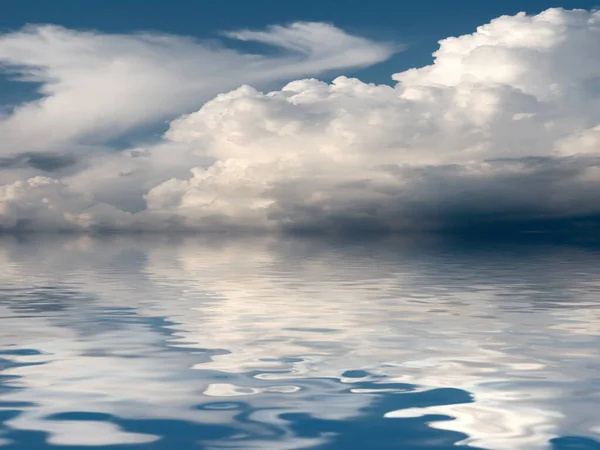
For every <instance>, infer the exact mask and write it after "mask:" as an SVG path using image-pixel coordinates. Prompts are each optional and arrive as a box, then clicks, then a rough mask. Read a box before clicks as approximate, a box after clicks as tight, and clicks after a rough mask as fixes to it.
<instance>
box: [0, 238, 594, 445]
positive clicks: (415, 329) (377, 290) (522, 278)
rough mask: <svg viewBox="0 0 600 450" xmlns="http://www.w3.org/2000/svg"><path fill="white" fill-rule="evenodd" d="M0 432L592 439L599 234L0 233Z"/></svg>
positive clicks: (164, 437) (82, 437)
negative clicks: (569, 238) (477, 238)
mask: <svg viewBox="0 0 600 450" xmlns="http://www.w3.org/2000/svg"><path fill="white" fill-rule="evenodd" d="M0 268H1V269H0V447H4V448H6V449H15V450H17V449H18V450H21V449H31V450H37V449H69V450H74V449H83V448H85V449H89V448H96V449H102V450H104V449H114V450H117V449H131V450H136V449H182V450H186V449H243V450H250V449H273V450H288V449H289V450H292V449H319V450H338V449H340V450H341V449H343V450H354V449H360V450H363V449H364V450H371V449H373V450H387V449H435V450H442V449H450V448H454V447H456V446H458V447H461V448H465V449H467V448H475V449H502V450H505V449H506V450H508V449H510V450H514V449H516V450H520V449H527V450H530V449H532V450H536V449H554V450H559V449H560V450H562V449H578V450H592V449H593V450H598V449H600V250H599V249H597V248H592V247H585V246H581V245H579V246H577V245H558V244H549V243H541V242H537V243H530V244H527V243H518V244H517V243H512V244H508V243H494V244H491V243H489V242H487V243H481V242H480V243H473V242H471V243H465V242H449V241H447V240H439V239H433V238H429V239H404V240H401V239H385V240H374V239H370V240H333V239H329V240H324V239H316V238H264V237H260V238H258V237H254V238H244V239H242V238H216V237H214V236H213V237H205V238H203V237H170V238H168V237H162V236H156V235H147V236H140V237H137V238H134V237H124V236H121V237H96V238H92V237H89V236H78V237H68V236H47V237H42V236H37V237H35V236H31V237H24V236H22V237H4V238H1V239H0Z"/></svg>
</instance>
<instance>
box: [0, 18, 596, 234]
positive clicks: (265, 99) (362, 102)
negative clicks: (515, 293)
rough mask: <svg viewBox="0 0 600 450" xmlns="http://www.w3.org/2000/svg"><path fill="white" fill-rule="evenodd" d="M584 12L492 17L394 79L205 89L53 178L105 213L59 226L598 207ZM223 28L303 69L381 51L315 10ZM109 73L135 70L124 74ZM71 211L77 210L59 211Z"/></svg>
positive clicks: (437, 220)
mask: <svg viewBox="0 0 600 450" xmlns="http://www.w3.org/2000/svg"><path fill="white" fill-rule="evenodd" d="M599 23H600V12H597V11H584V10H573V11H566V10H563V9H550V10H547V11H545V12H543V13H541V14H539V15H536V16H527V15H525V14H522V13H521V14H517V15H515V16H503V17H500V18H497V19H495V20H493V21H492V22H491V23H489V24H487V25H484V26H482V27H479V28H478V29H477V30H476V32H475V33H473V34H471V35H465V36H461V37H458V38H448V39H445V40H443V41H441V42H440V48H439V50H438V51H437V52H436V53H435V54H434V57H435V60H434V62H433V64H432V65H430V66H426V67H422V68H418V69H411V70H408V71H405V72H402V73H397V74H394V75H393V79H394V80H396V81H397V84H396V85H395V86H393V87H391V86H387V85H374V84H368V83H364V82H362V81H360V80H357V79H351V78H348V77H338V78H337V79H335V80H334V81H333V82H332V83H331V84H328V83H325V82H321V81H318V80H316V79H303V80H297V81H293V82H291V83H289V84H287V85H286V86H284V87H283V88H282V89H281V90H276V91H272V92H267V93H263V92H260V91H259V90H257V89H255V88H253V87H250V86H249V85H244V86H242V87H240V88H237V89H235V90H233V91H230V92H227V93H223V94H219V95H217V96H216V97H215V98H214V99H212V100H210V101H208V102H206V103H205V104H204V105H203V106H202V107H201V108H200V109H199V110H198V111H196V112H193V113H191V114H186V115H183V116H181V117H179V118H178V119H175V120H173V121H172V122H171V124H170V127H169V129H168V131H167V132H166V133H165V135H164V137H163V139H162V141H161V142H159V143H158V144H156V145H150V146H146V147H143V148H141V147H140V148H132V149H128V150H127V151H124V152H120V153H118V154H113V155H109V156H105V157H104V156H103V157H102V158H95V159H94V158H93V157H90V158H89V159H88V164H87V165H86V167H82V168H81V170H79V171H77V172H76V173H70V174H67V175H65V176H63V177H60V180H59V182H60V183H62V184H64V185H65V186H66V187H68V188H69V189H70V190H72V191H74V192H76V193H78V194H81V195H86V196H89V198H91V199H92V200H91V201H92V203H93V202H94V201H95V202H96V203H95V204H93V206H92V207H91V208H100V209H101V210H102V211H109V210H110V211H112V212H113V213H114V214H115V216H114V217H115V219H114V221H113V222H112V223H111V217H110V215H104V216H103V219H102V221H101V222H99V221H96V219H94V217H95V215H94V214H91V213H89V211H88V210H87V209H85V210H80V209H78V208H77V207H71V209H70V210H69V213H68V214H70V215H69V216H68V217H67V216H64V220H63V226H65V227H67V228H69V227H71V228H75V229H81V228H92V229H93V228H105V227H109V228H110V227H112V228H119V229H121V228H123V227H124V228H126V229H169V228H175V229H188V230H215V229H218V230H222V229H243V230H250V229H251V230H295V231H299V230H301V231H365V230H369V231H381V230H386V231H395V232H398V231H406V230H410V231H415V230H417V231H421V230H453V231H457V230H458V231H460V230H464V229H473V228H474V227H475V228H477V227H479V228H481V229H491V228H490V227H492V228H493V229H502V228H506V229H509V230H513V229H517V230H521V231H523V230H525V231H530V230H531V229H533V230H534V231H540V230H541V229H545V228H547V225H548V224H553V226H556V227H558V228H561V227H563V225H564V224H571V223H573V222H575V223H577V224H579V225H581V224H582V223H583V224H586V223H590V222H591V223H598V222H599V220H598V218H599V217H600V206H597V202H596V201H595V199H594V198H595V194H594V193H595V192H597V191H598V189H599V188H600V159H599V158H600V134H599V133H598V127H599V126H600V125H599V124H600V89H599V86H600V77H599V76H598V74H599V73H600V50H598V46H597V42H598V40H599V38H600V31H599V30H600V27H599V26H598V24H599ZM308 30H312V31H315V30H316V32H317V35H319V36H321V37H323V36H328V39H326V40H327V41H328V42H330V43H331V45H332V46H331V47H330V48H327V46H325V47H321V46H320V44H319V43H318V42H319V40H318V39H314V38H313V35H312V34H311V32H309V31H308ZM231 36H235V37H237V38H238V39H243V40H244V39H245V40H253V41H257V42H261V43H266V44H273V45H277V46H279V47H280V48H283V49H286V50H287V51H293V52H294V53H295V54H297V53H301V54H302V55H304V56H303V58H304V59H305V60H308V61H312V63H314V67H318V68H319V70H320V69H321V66H320V64H321V63H320V62H319V61H329V62H330V63H331V65H330V67H331V66H334V65H335V66H336V67H341V66H342V65H343V62H342V60H343V57H340V56H337V54H336V51H335V50H332V49H333V48H336V49H337V48H341V47H344V48H346V49H349V48H354V47H356V51H358V54H359V55H363V56H362V57H361V58H358V57H354V56H351V58H350V59H352V60H354V61H356V60H358V59H360V60H361V62H362V63H363V64H367V63H372V62H375V61H376V60H380V59H382V58H383V57H384V55H381V56H380V57H376V55H377V51H376V49H378V48H380V47H378V46H377V45H376V44H373V43H370V42H368V41H365V40H362V39H359V38H354V37H347V35H345V34H343V33H341V32H339V30H336V29H335V28H332V27H331V26H327V25H322V24H295V25H292V26H290V27H287V28H282V27H273V28H270V29H268V30H266V31H263V32H254V31H242V32H239V33H237V34H232V35H231ZM334 36H335V38H334ZM131 39H133V38H131ZM135 39H141V38H139V37H137V38H135ZM354 39H359V40H358V41H357V42H356V44H355V43H354ZM136 42H137V41H136ZM344 43H346V44H344ZM359 43H362V47H361V46H360V45H359ZM361 49H362V50H361ZM365 53H366V54H370V55H371V57H373V58H375V59H373V60H369V57H368V56H365ZM354 54H355V52H354V49H353V51H352V52H350V55H354ZM373 55H375V56H373ZM275 58H279V57H275ZM339 58H342V60H340V59H339ZM295 64H296V66H295V67H296V69H297V68H298V65H299V66H302V64H305V63H298V62H297V61H295ZM345 64H347V65H350V64H348V62H346V63H345ZM260 65H261V68H260V70H257V71H256V73H257V74H258V73H261V74H263V75H264V73H265V72H268V69H265V67H264V65H265V64H262V63H261V64H260ZM250 66H251V67H252V64H250ZM314 67H313V69H314ZM126 72H127V76H128V77H129V78H130V79H131V80H132V83H134V82H135V81H133V80H135V79H136V73H137V72H136V71H129V70H127V71H126ZM271 78H272V77H271ZM130 98H131V99H132V102H133V103H135V97H130ZM172 104H174V103H172ZM131 107H132V108H133V107H134V106H131ZM177 107H181V105H178V106H177ZM126 114H129V113H126ZM52 117H54V116H52ZM12 182H13V183H14V182H21V181H14V180H13V181H12ZM23 189H24V190H23V192H25V191H26V189H25V188H23ZM0 202H4V203H6V202H12V203H13V204H16V203H19V202H20V200H16V199H8V200H7V199H4V200H2V198H1V197H0ZM61 202H63V203H65V204H69V205H71V202H70V201H65V200H61ZM17 210H18V211H20V210H19V209H18V208H16V207H15V208H13V209H11V211H17ZM42 210H43V208H42ZM30 211H31V210H30ZM56 211H61V208H58V209H56ZM12 214H13V215H12V219H11V221H10V223H12V224H13V226H17V225H18V224H20V222H19V221H18V218H19V217H20V216H18V214H17V213H14V212H13V213H12ZM15 214H16V216H15ZM31 214H32V217H31V219H30V220H29V222H28V223H30V224H34V223H35V222H36V219H35V214H34V213H33V212H31ZM73 214H75V216H73ZM78 214H79V215H78ZM81 214H83V215H85V217H87V219H86V220H80V219H73V217H80V216H81ZM90 214H91V215H90ZM124 217H127V219H126V220H125V219H124ZM15 218H16V219H15ZM18 226H21V225H18ZM40 228H43V227H40Z"/></svg>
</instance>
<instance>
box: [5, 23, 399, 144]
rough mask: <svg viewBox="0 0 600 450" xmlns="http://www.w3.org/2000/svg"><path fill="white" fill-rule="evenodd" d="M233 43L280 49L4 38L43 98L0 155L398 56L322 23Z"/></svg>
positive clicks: (14, 67)
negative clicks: (251, 86) (243, 89)
mask: <svg viewBox="0 0 600 450" xmlns="http://www.w3.org/2000/svg"><path fill="white" fill-rule="evenodd" d="M229 36H230V37H234V38H237V39H242V40H246V41H258V42H263V43H265V44H268V45H270V46H273V47H276V48H277V47H278V48H280V49H282V51H281V52H279V53H278V54H277V55H274V56H269V55H261V54H249V53H242V52H239V51H236V50H234V49H231V48H227V47H224V46H223V45H222V44H220V43H218V42H211V43H208V42H199V41H196V40H194V39H191V38H187V37H181V36H173V35H163V34H150V33H139V34H132V35H118V34H103V33H100V32H93V31H75V30H69V29H66V28H62V27H58V26H52V25H39V26H29V27H26V28H24V29H23V30H21V31H18V32H13V33H7V34H4V35H2V36H0V64H1V65H2V67H3V68H4V69H5V70H8V71H9V72H11V73H12V74H13V76H14V77H15V78H16V79H17V80H21V81H30V82H36V83H40V84H41V86H40V88H39V92H40V94H41V95H42V98H41V99H39V100H37V101H33V102H28V103H25V104H22V105H19V106H18V107H17V108H16V109H15V110H14V111H13V113H12V114H11V115H10V116H9V117H8V118H5V119H4V120H3V121H2V122H0V136H2V144H1V147H0V153H1V154H11V153H13V152H18V151H23V150H25V151H32V150H39V149H48V148H52V147H59V148H60V147H61V146H63V145H66V144H76V143H79V144H84V143H87V144H89V143H90V142H105V141H107V140H108V139H110V138H114V137H116V136H119V135H121V134H122V133H125V132H127V131H129V130H131V129H133V128H136V127H139V126H142V125H147V124H152V123H156V122H157V121H160V120H165V119H171V118H173V117H176V116H178V115H180V114H182V113H183V112H186V111H187V112H189V111H193V110H194V109H195V108H197V106H198V105H199V104H202V102H204V101H206V100H208V99H209V98H211V97H212V96H214V95H215V94H217V93H219V92H222V91H224V90H228V89H232V88H236V87H238V86H239V85H240V84H242V83H243V82H246V83H257V84H263V83H266V82H273V81H278V80H286V79H290V78H294V77H297V76H303V75H309V74H317V73H322V72H326V71H330V70H334V69H338V70H339V69H346V68H350V67H361V66H366V65H370V64H374V63H377V62H381V61H383V60H385V59H387V58H388V57H389V56H390V55H391V54H392V53H393V51H395V50H394V49H393V48H392V47H391V46H390V45H387V44H384V43H375V42H372V41H369V40H367V39H364V38H360V37H356V36H351V35H348V34H346V33H344V32H343V31H341V30H339V29H338V28H335V27H334V26H331V25H326V24H321V23H295V24H291V25H290V26H288V27H272V28H270V29H268V30H267V31H263V32H250V31H242V32H239V33H230V34H229ZM236 36H237V37H236Z"/></svg>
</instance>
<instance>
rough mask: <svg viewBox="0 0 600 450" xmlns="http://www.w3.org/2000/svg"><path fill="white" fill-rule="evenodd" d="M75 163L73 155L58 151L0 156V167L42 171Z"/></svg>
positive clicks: (56, 169)
mask: <svg viewBox="0 0 600 450" xmlns="http://www.w3.org/2000/svg"><path fill="white" fill-rule="evenodd" d="M76 163H77V158H76V157H75V156H74V155H71V154H66V155H61V154H58V153H48V152H45V153H44V152H42V153H20V154H18V155H15V156H10V157H3V158H0V169H5V170H7V169H22V168H26V167H29V168H32V169H36V170H41V171H42V172H56V171H59V170H61V169H64V168H66V167H69V166H73V165H74V164H76Z"/></svg>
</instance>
